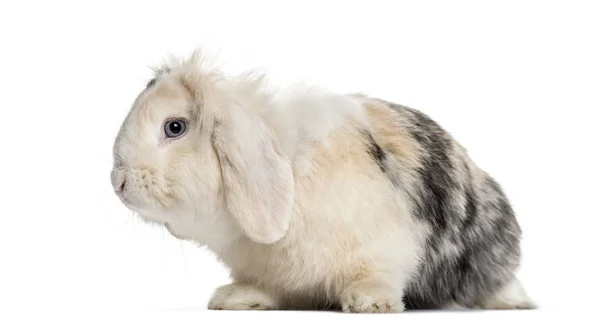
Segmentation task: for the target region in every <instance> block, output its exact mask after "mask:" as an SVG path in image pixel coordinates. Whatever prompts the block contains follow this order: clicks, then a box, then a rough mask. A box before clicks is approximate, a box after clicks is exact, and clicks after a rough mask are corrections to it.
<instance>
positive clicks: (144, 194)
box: [111, 168, 174, 211]
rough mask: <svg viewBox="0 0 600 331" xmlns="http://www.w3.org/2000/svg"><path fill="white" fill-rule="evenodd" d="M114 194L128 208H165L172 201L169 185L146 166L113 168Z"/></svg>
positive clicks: (137, 209) (136, 209)
mask: <svg viewBox="0 0 600 331" xmlns="http://www.w3.org/2000/svg"><path fill="white" fill-rule="evenodd" d="M111 182H112V185H113V189H114V191H115V194H116V195H117V196H118V197H119V199H120V200H121V201H122V202H123V203H124V204H125V205H126V206H127V207H128V208H130V209H132V210H134V209H135V211H139V210H154V209H167V208H169V207H170V206H171V204H172V201H173V198H174V196H173V193H172V192H171V189H170V187H171V186H170V185H168V183H167V181H166V180H165V179H163V178H159V177H158V176H156V175H155V174H154V172H153V171H151V170H149V169H147V168H141V169H138V168H131V169H126V168H115V169H113V171H112V173H111Z"/></svg>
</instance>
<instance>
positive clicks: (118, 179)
mask: <svg viewBox="0 0 600 331" xmlns="http://www.w3.org/2000/svg"><path fill="white" fill-rule="evenodd" d="M110 181H111V183H112V186H113V189H114V190H115V193H117V194H122V193H123V191H124V190H125V184H126V182H127V178H126V177H125V172H124V171H122V170H120V169H113V171H112V172H111V174H110Z"/></svg>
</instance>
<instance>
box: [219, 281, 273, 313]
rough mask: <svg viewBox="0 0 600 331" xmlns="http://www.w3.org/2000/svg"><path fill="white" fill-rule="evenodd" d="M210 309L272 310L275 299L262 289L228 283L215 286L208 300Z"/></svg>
mask: <svg viewBox="0 0 600 331" xmlns="http://www.w3.org/2000/svg"><path fill="white" fill-rule="evenodd" d="M208 309H211V310H272V309H276V302H275V300H274V299H273V298H272V297H271V296H270V295H269V294H267V293H265V292H264V291H262V290H260V289H258V288H256V287H253V286H250V285H245V284H229V285H225V286H221V287H219V288H217V290H216V291H215V293H214V294H213V296H212V298H211V299H210V301H209V302H208Z"/></svg>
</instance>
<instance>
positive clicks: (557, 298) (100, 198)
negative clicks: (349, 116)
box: [0, 0, 600, 330]
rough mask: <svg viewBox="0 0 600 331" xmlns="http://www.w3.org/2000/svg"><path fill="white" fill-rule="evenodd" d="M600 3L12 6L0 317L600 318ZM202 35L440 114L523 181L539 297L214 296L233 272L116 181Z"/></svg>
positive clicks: (279, 73) (45, 323)
mask: <svg viewBox="0 0 600 331" xmlns="http://www.w3.org/2000/svg"><path fill="white" fill-rule="evenodd" d="M251 3H252V4H251ZM599 17H600V10H599V8H598V4H597V2H594V1H589V2H582V1H563V2H553V1H536V2H534V1H497V2H494V4H492V2H486V1H471V2H465V1H443V2H442V1H440V2H429V1H419V2H416V1H414V2H412V3H411V4H408V3H403V2H397V1H389V2H387V3H386V2H378V1H363V2H360V3H359V2H351V1H343V2H342V1H338V2H327V1H319V2H311V1H297V2H291V1H290V2H286V1H280V2H279V3H278V4H276V2H275V1H273V2H272V3H267V2H262V1H261V2H257V1H221V0H214V1H189V2H185V3H184V2H178V1H171V0H169V1H167V0H164V1H161V2H147V1H144V2H142V1H139V2H133V1H129V2H125V1H123V2H120V1H119V2H109V1H103V2H97V3H91V2H90V3H86V2H83V1H80V2H75V1H73V2H72V3H67V2H65V1H38V2H32V1H22V2H18V4H17V2H16V1H14V2H12V3H8V1H6V2H4V1H3V2H2V4H1V5H0V35H1V40H0V43H1V44H0V59H1V63H2V68H1V69H0V84H1V86H0V111H1V114H2V116H1V117H0V118H1V123H2V125H1V130H0V133H1V135H2V138H1V139H0V146H1V149H0V153H1V155H2V156H1V161H0V167H1V171H0V179H1V181H0V194H1V195H2V196H1V199H0V206H1V214H0V215H1V216H0V217H1V220H0V221H1V222H2V223H1V224H2V227H1V229H0V257H1V260H0V268H1V269H0V324H5V326H0V329H3V330H15V329H28V328H30V327H33V326H41V327H46V328H49V329H52V327H54V326H57V327H61V328H62V329H73V330H88V329H108V330H120V329H134V330H137V329H140V330H141V329H145V330H159V329H161V330H165V329H168V330H180V329H190V330H191V329H196V330H205V329H206V330H212V329H216V328H217V325H219V328H224V329H228V328H234V327H235V328H240V329H241V328H243V329H247V328H251V329H253V328H269V329H271V328H272V329H275V328H277V329H290V328H291V329H307V328H318V327H322V328H328V329H334V328H335V329H337V328H343V329H369V330H374V329H382V328H386V329H394V330H402V329H408V328H411V327H412V328H416V327H418V328H419V329H423V328H424V329H429V328H437V329H442V330H445V329H448V328H450V329H454V328H456V329H463V330H464V329H506V328H508V327H509V326H510V327H512V328H516V329H519V328H518V327H519V326H523V327H525V326H526V327H536V328H541V327H546V326H548V325H557V326H562V325H564V326H570V327H572V328H575V329H585V328H588V329H589V328H593V327H592V325H587V327H584V326H583V325H584V323H592V324H594V325H595V326H596V327H597V324H598V323H597V318H595V316H594V313H596V311H597V309H598V308H599V307H598V300H597V296H598V294H599V291H598V287H599V285H598V284H599V281H598V276H599V273H598V271H597V270H598V261H599V260H600V258H598V252H599V249H598V242H599V241H600V234H599V231H598V230H600V226H599V223H600V217H599V215H598V204H599V203H600V202H599V201H598V200H599V199H598V198H600V194H599V193H598V190H599V188H600V180H599V178H600V176H599V175H598V170H599V166H600V163H599V162H598V150H599V148H598V143H599V142H600V134H599V133H598V118H599V117H598V112H599V111H600V64H599V63H600V19H599ZM201 45H209V46H210V47H213V49H221V50H222V56H223V58H224V59H226V60H228V61H229V62H230V63H232V64H235V65H236V66H239V68H249V67H250V66H254V65H263V67H265V68H266V69H268V70H269V71H270V72H271V73H272V77H274V78H275V79H279V80H281V81H293V80H296V79H305V80H308V81H310V82H314V83H318V84H321V85H324V86H326V87H329V88H330V89H333V90H335V91H339V92H344V93H346V92H365V93H368V94H371V95H374V96H377V97H381V98H386V99H388V100H391V101H394V102H398V103H402V104H405V105H407V106H411V107H415V108H418V109H421V110H423V111H425V112H426V113H428V114H429V115H431V116H432V117H433V118H434V119H435V120H437V121H438V122H439V123H440V124H442V126H444V127H445V128H446V129H448V131H450V132H451V133H452V134H453V135H454V136H455V137H456V138H457V139H458V140H459V141H460V142H461V143H462V144H463V145H465V146H466V147H467V148H468V149H469V151H470V154H471V156H472V157H473V158H474V159H475V161H476V162H477V163H478V164H479V165H480V166H481V167H483V168H484V169H485V170H487V171H488V172H490V173H491V174H492V175H494V176H495V177H496V178H497V179H498V180H499V181H500V182H501V184H502V185H503V186H504V188H505V190H506V192H507V193H508V194H509V196H510V198H511V200H512V202H513V205H514V208H515V210H516V212H517V214H518V216H519V219H520V222H521V225H522V227H523V230H524V233H525V235H524V242H523V254H524V258H523V267H522V270H521V273H520V277H521V279H522V281H523V283H524V285H525V286H526V288H527V290H528V291H529V293H530V295H531V296H532V297H533V298H534V299H535V300H536V301H537V302H538V303H539V304H540V306H541V308H540V309H539V310H536V311H517V312H468V313H456V312H451V313H450V312H424V313H422V312H420V313H405V314H400V315H389V316H382V315H376V316H375V315H369V316H355V315H346V314H339V313H310V312H303V313H300V312H266V313H265V312H262V313H260V312H240V313H232V312H209V311H206V310H205V307H206V303H207V300H208V298H209V296H210V294H211V292H212V290H213V289H214V288H215V287H216V286H218V285H221V284H224V283H226V282H227V281H228V279H227V272H226V270H225V269H224V268H223V267H222V266H221V265H219V264H218V263H217V262H216V259H215V258H214V257H213V256H212V255H211V254H210V253H209V252H207V251H205V250H203V249H199V248H197V247H195V246H194V245H192V244H189V243H182V242H180V241H178V240H177V239H175V238H172V237H170V236H169V234H168V233H166V232H165V231H164V230H162V229H159V228H155V227H151V226H149V225H147V224H145V223H142V222H141V221H139V220H138V219H137V218H136V217H135V216H134V215H132V213H130V212H129V211H127V210H126V209H125V207H123V206H122V205H121V204H120V202H119V201H118V199H117V198H116V196H114V194H113V192H112V188H111V185H110V181H109V171H110V169H111V162H112V160H111V148H112V143H113V139H114V137H115V135H116V133H117V130H118V128H119V126H120V124H121V121H122V120H123V119H124V117H125V115H126V113H127V112H128V110H129V107H130V105H131V103H132V101H133V99H134V98H135V96H136V94H137V93H138V92H139V91H140V90H141V89H142V88H143V87H144V85H145V83H146V82H147V80H148V79H149V78H150V77H151V71H150V70H149V69H148V67H149V66H151V65H155V64H159V63H160V62H161V60H162V59H163V58H164V57H165V56H167V55H169V54H175V55H184V56H185V55H188V54H189V53H190V52H191V51H192V50H193V49H194V48H195V47H197V46H201ZM214 323H217V324H214ZM563 323H564V324H563ZM211 325H212V326H211Z"/></svg>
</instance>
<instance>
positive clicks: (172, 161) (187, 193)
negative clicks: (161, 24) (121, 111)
mask: <svg viewBox="0 0 600 331" xmlns="http://www.w3.org/2000/svg"><path fill="white" fill-rule="evenodd" d="M203 67H204V65H203V64H202V62H201V61H199V60H198V57H197V55H195V56H192V58H191V59H189V60H186V61H181V62H179V63H173V64H171V65H169V66H168V67H165V68H164V69H162V70H160V71H159V72H157V75H156V77H155V79H153V80H152V81H151V82H150V83H148V86H147V87H146V89H145V90H144V91H142V92H141V93H140V95H139V96H138V97H137V99H136V100H135V102H134V104H133V106H132V108H131V110H130V112H129V114H128V116H127V117H126V119H125V120H124V122H123V124H122V126H121V129H120V131H119V133H118V136H117V138H116V140H115V143H114V167H113V170H112V172H111V181H112V184H113V187H114V190H115V192H116V194H117V195H118V196H119V198H120V199H121V201H122V202H123V203H124V204H125V205H126V206H127V207H128V208H130V209H131V210H133V211H134V212H137V213H138V214H139V215H140V216H141V217H142V218H144V219H146V220H148V221H152V222H157V223H160V224H165V225H167V226H168V224H169V219H170V218H174V217H180V216H181V215H182V214H186V215H187V216H188V217H189V216H193V219H194V220H193V221H194V222H202V221H205V220H208V219H210V220H213V221H214V220H215V219H216V220H217V221H218V219H219V217H220V215H227V217H228V218H229V219H234V220H235V223H236V224H237V226H238V227H239V229H240V230H241V232H242V233H243V234H244V235H245V236H246V237H248V238H250V239H251V240H253V241H255V242H259V243H273V242H275V241H277V240H279V239H280V238H281V237H283V235H284V234H285V233H286V231H287V228H288V224H289V217H290V213H291V206H292V200H293V194H294V184H293V182H294V181H293V176H292V169H291V165H290V162H289V160H287V159H286V158H285V157H284V156H282V154H281V153H280V150H279V144H278V141H277V139H275V136H274V135H273V134H272V131H271V130H270V129H269V128H268V127H267V125H266V124H265V123H264V122H263V120H262V118H261V117H260V116H258V115H257V113H256V112H255V109H251V108H252V107H255V106H256V104H254V105H252V106H250V104H251V103H249V102H245V101H244V100H249V99H252V98H251V97H252V95H249V94H251V93H257V94H259V93H261V92H260V91H259V89H252V88H248V87H249V86H258V85H257V84H256V82H253V81H252V80H240V79H230V78H227V77H225V76H224V75H223V74H221V73H220V72H219V71H218V70H213V69H204V68H203Z"/></svg>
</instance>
